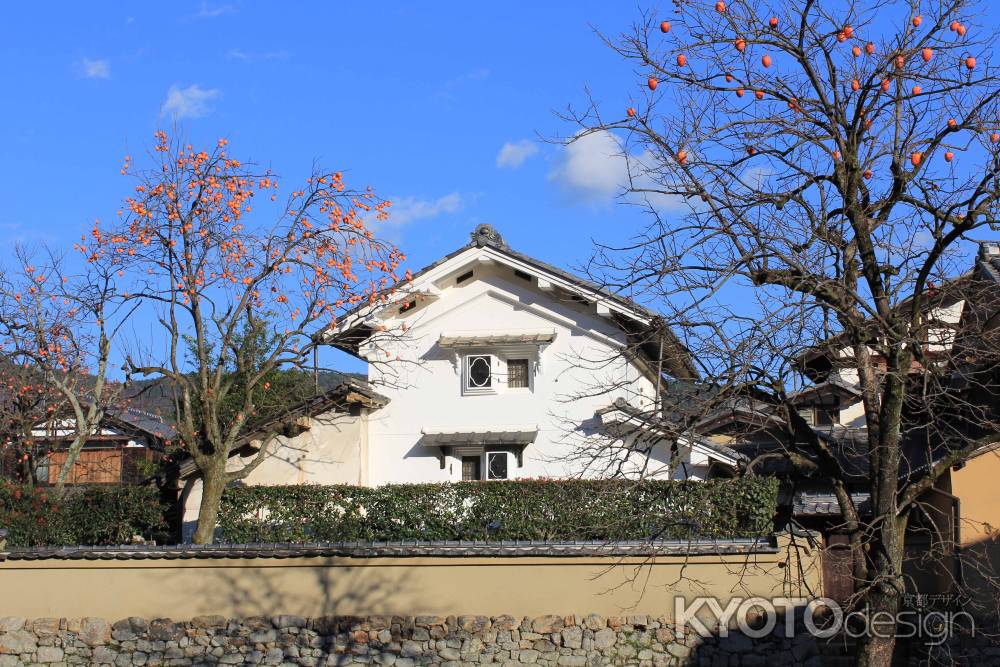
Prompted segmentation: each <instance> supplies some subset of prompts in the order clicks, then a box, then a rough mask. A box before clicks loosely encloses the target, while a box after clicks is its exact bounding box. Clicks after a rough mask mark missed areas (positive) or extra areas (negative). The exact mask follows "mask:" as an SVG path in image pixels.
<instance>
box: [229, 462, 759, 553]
mask: <svg viewBox="0 0 1000 667" xmlns="http://www.w3.org/2000/svg"><path fill="white" fill-rule="evenodd" d="M777 494H778V483H777V480H776V479H774V478H760V477H755V478H744V479H733V480H710V481H707V482H695V481H666V480H644V481H639V482H636V481H626V480H559V481H556V480H544V481H540V480H531V481H510V482H459V483H453V484H389V485H386V486H380V487H375V488H367V487H357V486H342V485H338V486H317V485H300V486H241V487H231V488H228V489H226V492H225V494H224V495H223V498H222V511H221V513H220V517H219V519H220V527H221V534H222V540H223V541H224V542H230V543H253V542H355V541H358V542H370V541H376V542H391V541H400V540H491V541H492V540H549V541H571V540H601V541H611V540H619V541H620V540H649V539H687V538H739V537H760V536H763V535H768V534H770V533H771V532H772V529H773V518H774V513H775V507H776V503H777Z"/></svg>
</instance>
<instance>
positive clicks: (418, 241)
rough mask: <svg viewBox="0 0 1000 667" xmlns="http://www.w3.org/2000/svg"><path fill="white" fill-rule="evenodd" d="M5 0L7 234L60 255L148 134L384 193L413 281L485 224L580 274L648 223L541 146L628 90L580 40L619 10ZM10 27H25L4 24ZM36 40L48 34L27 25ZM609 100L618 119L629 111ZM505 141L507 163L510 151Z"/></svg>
mask: <svg viewBox="0 0 1000 667" xmlns="http://www.w3.org/2000/svg"><path fill="white" fill-rule="evenodd" d="M422 4H423V6H418V5H416V3H330V2H316V3H251V2H241V1H239V0H230V1H229V2H226V1H219V2H186V3H181V2H178V3H163V4H159V5H154V4H152V3H128V4H127V3H85V4H78V3H73V4H71V3H66V4H65V5H61V6H58V7H53V6H46V5H43V4H38V3H17V4H16V5H12V6H10V7H8V8H7V10H6V12H5V13H6V16H5V21H4V23H5V26H6V28H7V30H5V31H4V33H5V34H4V37H3V39H2V40H0V77H2V79H3V80H4V81H5V83H6V89H7V91H8V93H7V94H6V95H5V96H4V97H5V104H3V105H0V124H2V126H3V128H4V134H5V140H4V141H3V142H0V195H2V202H3V203H2V205H0V234H2V235H3V237H4V238H5V241H7V242H6V243H5V244H4V249H5V250H4V251H5V252H7V251H9V249H10V247H11V245H12V242H13V241H20V242H27V243H37V242H45V243H49V244H52V245H54V246H56V247H61V246H64V247H69V246H71V244H72V243H73V241H75V240H76V239H77V238H79V235H80V234H81V233H82V232H83V231H84V230H85V229H87V227H88V226H89V224H90V223H91V222H92V221H93V219H94V218H102V219H105V218H106V219H111V218H112V217H113V215H114V212H115V210H116V209H117V208H118V203H119V202H120V200H121V199H122V197H123V196H124V195H125V194H126V193H127V192H128V190H129V188H130V184H129V181H128V179H126V178H123V177H122V176H121V175H120V174H119V169H120V166H121V161H122V158H123V156H124V155H125V154H129V153H130V154H132V155H133V156H136V157H138V156H139V155H141V153H142V152H143V150H144V148H145V147H147V146H149V145H150V143H151V139H152V133H153V131H154V130H155V129H156V128H157V126H158V125H164V126H166V127H169V126H170V125H171V123H172V122H173V121H174V120H175V119H176V121H177V122H178V123H179V125H180V127H181V128H182V129H183V130H184V132H186V133H187V135H188V136H189V138H190V139H191V140H192V141H193V142H194V143H196V144H206V145H211V144H212V143H214V141H215V139H216V138H217V137H219V136H227V137H228V138H229V139H230V142H231V149H232V152H233V154H234V155H237V156H239V157H241V158H242V159H245V160H253V161H256V162H258V163H261V164H265V165H270V166H272V167H273V168H274V169H275V171H276V172H277V173H279V174H280V175H282V176H284V182H285V183H287V184H290V183H291V182H293V181H294V180H297V179H300V178H304V177H305V176H306V175H307V172H308V170H309V169H310V167H311V165H312V164H313V162H314V161H316V162H318V163H319V164H322V165H323V166H325V167H327V168H330V169H343V170H345V171H346V172H347V173H348V178H349V179H350V182H351V183H353V184H355V185H366V184H371V185H372V186H373V187H374V188H375V189H376V191H377V192H379V193H380V194H382V195H384V196H387V197H389V198H391V199H392V200H394V202H395V203H396V205H395V207H394V209H393V211H394V213H393V217H394V221H393V222H392V223H391V224H390V226H389V229H388V230H387V233H388V234H389V235H390V236H391V237H392V238H393V239H394V240H396V241H397V242H398V243H399V244H400V245H401V246H402V247H403V249H404V250H405V251H406V252H407V254H408V255H409V257H410V260H409V262H408V264H409V265H411V266H413V267H414V268H419V267H420V266H423V265H424V264H426V263H428V262H430V261H433V260H434V259H436V258H437V257H438V256H440V255H442V254H444V253H445V252H448V251H450V250H452V249H454V248H455V247H457V246H459V245H461V244H463V243H465V242H466V241H467V240H468V233H469V232H470V231H471V230H472V228H473V227H474V226H475V225H476V224H477V223H479V222H489V223H492V224H493V225H495V226H496V227H497V228H498V229H499V230H500V231H501V233H503V234H504V236H505V237H506V239H507V241H508V242H509V243H511V244H512V245H513V246H515V247H516V248H518V249H519V250H522V251H524V252H527V253H529V254H534V255H536V256H538V257H540V258H542V259H545V260H548V261H551V262H554V263H557V264H561V265H563V266H573V265H574V264H579V263H582V262H583V261H584V260H585V259H586V257H587V255H588V253H589V251H590V248H591V242H592V238H601V239H603V240H613V239H620V238H623V237H624V236H625V235H627V234H628V233H630V232H633V231H635V230H636V229H637V228H638V226H639V225H641V224H642V214H641V213H640V212H639V211H637V210H635V209H631V208H629V207H626V206H622V205H620V204H617V203H615V201H614V195H615V192H616V190H617V186H618V184H619V183H620V182H621V177H622V175H623V171H624V170H623V167H622V165H621V164H620V163H619V162H618V161H616V160H609V159H607V157H606V156H605V155H602V154H601V151H600V150H599V149H600V147H599V146H594V147H593V148H594V149H597V150H577V151H575V152H571V153H566V152H565V150H564V149H563V148H561V147H559V146H554V145H551V144H547V143H545V142H543V141H540V140H539V137H540V136H541V137H546V138H551V137H555V136H558V135H563V134H566V133H568V132H572V131H573V128H572V127H570V126H568V125H566V124H565V123H563V122H562V121H560V120H559V119H558V118H556V116H555V114H554V111H555V110H557V109H560V108H564V107H565V105H566V104H568V103H582V102H583V101H584V99H585V95H584V87H585V86H590V88H591V90H592V91H593V92H594V94H595V95H596V97H598V98H599V99H601V100H602V101H604V102H608V101H611V102H615V103H616V104H617V100H618V99H621V98H622V96H623V95H625V94H627V92H629V91H631V92H633V93H638V91H639V83H637V78H636V77H635V76H633V75H631V74H630V72H629V70H628V67H627V66H626V65H625V64H623V63H622V62H621V61H620V60H619V59H618V58H617V57H616V56H615V54H613V53H612V52H611V51H610V50H609V49H607V48H606V47H605V46H604V45H603V44H602V43H601V42H600V40H599V38H598V37H597V35H595V34H594V32H593V28H594V27H598V28H600V29H601V30H603V31H606V32H611V33H617V32H620V31H621V30H623V29H624V28H626V27H627V26H628V24H629V23H630V22H631V21H632V20H633V19H634V18H635V17H636V15H637V9H636V8H635V7H634V6H629V5H627V4H621V3H608V2H573V3H539V2H530V3H527V2H525V3H519V2H507V3H470V2H434V3H422ZM18 26H20V27H18ZM41 26H44V29H38V28H39V27H41ZM620 104H621V105H622V107H624V106H625V105H627V102H625V101H624V100H623V101H622V102H621V103H620ZM505 147H506V148H505Z"/></svg>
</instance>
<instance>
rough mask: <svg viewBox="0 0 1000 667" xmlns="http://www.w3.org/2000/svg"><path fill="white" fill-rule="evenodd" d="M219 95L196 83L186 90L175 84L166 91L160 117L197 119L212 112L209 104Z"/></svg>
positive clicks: (211, 89)
mask: <svg viewBox="0 0 1000 667" xmlns="http://www.w3.org/2000/svg"><path fill="white" fill-rule="evenodd" d="M219 94H220V93H219V91H218V90H217V89H215V88H202V87H201V86H199V85H198V84H196V83H195V84H192V85H190V86H188V87H187V88H181V87H180V86H178V85H176V84H175V85H173V86H170V89H169V90H168V91H167V99H166V100H164V101H163V106H162V108H161V111H160V115H161V116H169V117H171V118H173V119H174V120H181V119H182V118H199V117H201V116H204V115H205V114H207V113H209V112H210V111H211V110H212V107H211V105H210V104H209V102H211V101H212V100H214V99H216V98H218V97H219Z"/></svg>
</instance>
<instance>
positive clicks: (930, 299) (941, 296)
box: [794, 271, 974, 369]
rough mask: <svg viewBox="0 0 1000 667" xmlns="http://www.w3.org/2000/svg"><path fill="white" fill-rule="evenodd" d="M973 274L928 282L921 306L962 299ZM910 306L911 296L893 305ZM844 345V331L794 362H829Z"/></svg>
mask: <svg viewBox="0 0 1000 667" xmlns="http://www.w3.org/2000/svg"><path fill="white" fill-rule="evenodd" d="M973 274H974V272H973V271H967V272H966V273H963V274H962V275H959V276H956V277H954V278H952V279H950V280H948V281H946V282H944V283H942V284H941V285H936V286H932V285H930V284H929V283H928V286H927V289H926V290H925V291H924V295H923V300H922V301H921V308H922V309H923V310H925V311H926V310H930V309H932V308H939V307H942V306H947V305H952V304H956V303H958V302H960V301H963V300H964V299H965V298H966V297H967V296H968V293H969V287H970V284H971V282H972V280H973V278H974V275H973ZM912 308H913V297H912V296H909V297H906V298H905V299H903V300H901V301H900V302H899V303H898V304H897V305H896V306H895V310H896V311H900V312H906V311H908V310H912ZM868 322H869V323H871V326H872V327H874V326H875V320H874V318H869V320H868ZM846 346H847V334H846V333H844V332H841V333H838V334H835V335H833V336H830V337H829V338H827V339H825V340H823V341H821V342H820V343H819V344H817V345H813V346H811V347H808V348H806V349H804V350H802V351H801V352H800V353H799V354H798V355H797V356H795V358H794V364H795V365H796V366H798V367H800V368H806V369H807V368H809V367H810V366H811V365H812V364H814V363H816V362H825V363H831V362H833V361H836V360H839V359H842V358H843V357H842V356H841V350H842V349H843V348H845V347H846Z"/></svg>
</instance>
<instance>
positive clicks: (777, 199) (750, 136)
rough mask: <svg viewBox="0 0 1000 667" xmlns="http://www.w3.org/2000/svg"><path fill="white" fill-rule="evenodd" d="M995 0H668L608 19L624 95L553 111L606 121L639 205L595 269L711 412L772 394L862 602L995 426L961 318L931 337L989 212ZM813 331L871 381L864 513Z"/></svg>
mask: <svg viewBox="0 0 1000 667" xmlns="http://www.w3.org/2000/svg"><path fill="white" fill-rule="evenodd" d="M986 8H987V5H985V4H979V5H977V3H975V2H973V1H970V0H882V1H879V2H852V1H850V0H838V1H836V2H815V1H813V0H783V1H781V2H767V1H757V2H745V1H742V0H730V1H728V2H719V3H715V2H711V1H709V0H702V1H698V2H676V3H674V11H673V12H672V13H671V14H669V15H653V14H652V13H648V14H644V15H642V16H641V17H640V19H639V21H638V22H637V23H636V24H635V25H634V28H633V29H632V30H630V31H628V32H626V33H625V34H623V35H621V36H620V37H618V38H608V39H606V42H607V44H608V45H609V46H611V47H612V48H613V49H614V50H615V51H616V52H617V54H618V55H619V56H621V57H622V58H624V59H625V60H627V61H628V62H629V63H631V64H632V65H633V66H634V71H635V74H636V79H637V81H636V88H633V89H631V90H632V93H631V94H632V98H631V99H629V100H626V99H624V97H623V98H622V101H621V103H619V104H616V105H614V108H610V109H609V108H608V107H607V106H604V105H599V104H597V103H596V102H594V101H593V100H591V101H590V104H589V106H588V107H587V108H583V109H570V110H569V111H568V112H567V113H566V114H565V117H566V118H567V119H568V120H570V121H571V122H573V123H575V124H577V126H578V130H577V131H576V133H575V134H574V135H573V136H572V137H570V138H569V140H568V141H580V140H581V139H582V138H584V137H586V136H588V135H592V134H595V133H601V134H605V135H610V136H611V137H612V138H614V140H615V141H617V142H619V145H620V146H621V148H622V154H623V155H624V156H625V157H626V158H627V161H628V164H629V167H630V169H629V171H630V173H629V182H628V186H627V189H628V191H629V193H628V195H627V197H628V201H629V202H630V203H636V202H638V203H639V204H640V205H642V206H644V207H645V208H646V210H647V211H648V213H649V214H650V217H649V224H648V225H647V226H645V227H644V228H643V229H642V230H641V231H639V232H638V233H637V234H636V235H635V236H634V238H631V239H630V240H629V241H628V242H622V243H611V244H607V245H603V246H601V247H599V248H598V251H597V253H596V255H595V257H594V258H593V261H592V262H591V265H590V266H591V267H592V269H593V274H594V276H595V278H597V279H599V280H601V281H602V282H603V283H604V284H606V285H609V286H613V287H617V288H619V289H622V290H624V291H628V292H630V293H632V294H634V295H635V296H636V297H637V298H641V299H645V300H648V301H649V302H651V303H655V304H656V306H657V307H659V308H660V309H661V310H662V311H663V312H664V313H665V315H666V316H665V321H666V324H667V325H668V326H671V327H673V328H674V330H676V331H678V333H679V335H680V336H681V338H682V339H683V341H684V343H685V344H686V345H687V346H688V347H689V349H690V350H691V352H692V356H693V357H694V359H696V360H697V362H698V363H699V365H700V370H701V372H702V375H703V377H704V379H705V384H706V385H709V386H711V388H712V391H711V392H709V393H706V394H705V395H703V396H702V399H703V400H704V401H705V402H704V403H703V405H704V406H705V410H706V411H707V410H710V409H711V408H712V407H713V402H714V406H715V407H719V406H722V405H725V401H727V400H734V399H735V398H736V397H748V396H749V397H755V398H758V397H764V398H765V399H766V402H767V404H768V405H771V406H775V407H774V410H775V411H776V413H777V414H780V415H781V416H782V417H783V423H784V424H785V426H784V427H783V428H784V432H785V433H784V437H785V441H784V442H785V446H784V447H783V450H782V451H781V452H780V456H781V457H782V458H783V459H784V460H785V461H786V462H787V463H789V464H791V465H793V466H796V467H798V468H800V469H803V470H808V471H810V472H811V473H813V474H815V475H817V476H818V477H820V478H822V479H824V480H827V482H828V483H829V484H830V485H831V486H832V489H833V491H834V493H835V495H836V498H837V500H838V503H839V505H840V510H841V514H842V518H841V520H842V523H843V526H844V529H845V531H846V532H847V533H848V534H849V536H850V545H851V547H852V551H851V553H852V554H853V582H854V588H855V596H854V597H853V603H854V604H856V605H858V607H865V608H867V609H868V610H869V612H870V613H871V614H878V613H882V612H886V613H888V614H889V615H890V616H892V617H895V614H896V612H898V611H899V610H900V606H901V603H902V598H903V594H904V591H905V590H906V586H907V581H906V577H905V576H904V572H903V561H904V534H905V533H906V530H907V528H908V527H909V526H911V524H912V522H913V519H914V518H915V517H916V516H917V515H918V514H919V513H920V512H921V508H920V498H921V497H922V494H923V493H925V492H927V491H928V490H929V489H931V488H932V487H934V486H935V484H936V483H937V481H938V480H939V479H941V477H942V475H944V474H945V473H946V472H947V471H948V469H949V468H950V467H951V466H952V465H954V464H956V463H958V462H961V461H963V460H964V459H965V458H966V457H968V456H969V455H970V454H972V453H973V452H975V451H976V450H978V449H980V448H982V447H984V446H988V445H990V444H991V443H993V442H995V441H996V440H997V439H998V435H997V433H998V429H997V424H996V421H995V415H991V414H989V411H986V410H977V409H974V407H973V405H972V403H971V402H970V401H969V400H968V399H967V394H960V393H957V392H956V391H955V389H954V387H955V384H954V383H953V382H952V380H953V379H954V373H955V371H956V369H957V368H958V367H959V364H958V363H957V360H956V359H955V358H947V357H946V356H943V355H944V353H943V352H942V350H947V349H949V345H950V341H951V340H952V339H953V338H954V336H955V334H956V332H955V331H951V332H950V333H947V334H944V335H943V337H941V338H939V339H936V338H935V336H936V335H937V334H935V331H938V332H940V328H939V323H938V325H935V323H934V321H933V318H932V317H929V316H928V313H929V311H930V310H931V309H933V308H934V307H936V304H937V300H936V295H935V284H940V283H941V282H943V281H951V279H953V278H955V276H957V275H958V274H959V273H961V272H964V271H966V270H967V269H968V267H969V266H970V265H971V263H972V258H971V253H970V252H969V250H970V247H971V246H972V243H971V242H972V241H976V240H980V239H982V238H983V237H982V236H981V235H982V234H984V233H988V232H990V231H991V230H994V229H995V228H996V224H997V217H996V216H997V211H998V196H1000V179H998V176H1000V113H998V104H997V102H998V97H1000V81H998V79H997V77H996V70H995V69H994V67H993V64H992V62H991V61H992V56H993V50H992V49H993V42H994V40H995V34H994V33H991V32H989V31H984V30H983V29H982V28H981V26H980V21H979V17H978V15H977V13H976V12H977V11H979V10H982V9H986ZM949 284H953V283H949ZM953 285H954V284H953ZM961 298H962V297H960V298H959V300H961ZM964 298H971V294H970V295H968V296H966V297H964ZM936 326H938V328H937V329H935V327H936ZM828 341H833V342H834V343H835V345H833V344H832V343H831V345H828V346H825V345H824V344H825V343H826V342H828ZM809 348H817V349H823V350H824V354H827V355H828V358H829V359H830V360H831V363H833V364H834V365H835V366H836V367H837V368H839V369H840V370H841V372H842V373H845V374H847V375H850V377H851V378H853V380H852V381H853V382H855V383H856V385H857V387H858V389H859V391H860V397H861V401H862V404H863V420H864V427H865V428H864V431H863V432H864V436H863V439H864V441H865V443H864V444H865V448H864V451H865V453H864V455H863V456H864V459H865V463H866V466H867V477H866V481H865V482H864V484H865V490H866V491H867V495H868V497H870V503H871V510H870V511H867V510H864V511H863V510H862V509H861V508H860V507H859V505H858V500H857V497H855V496H854V495H852V493H851V492H850V483H849V477H850V474H851V473H850V471H849V470H847V468H846V467H845V465H844V457H843V456H842V452H840V451H838V447H840V445H838V444H836V443H831V441H830V440H829V439H825V438H821V437H818V435H817V433H816V432H815V430H814V429H811V428H810V427H809V425H808V424H807V423H806V422H805V420H804V419H803V418H802V417H800V416H799V415H798V413H797V410H796V409H795V405H794V404H793V403H792V402H790V401H789V400H788V397H789V396H790V395H791V394H792V393H793V391H794V390H795V389H798V388H802V387H804V386H808V385H809V384H810V383H811V381H812V380H811V379H810V378H809V377H808V376H807V375H806V374H804V372H803V368H802V366H801V364H800V363H799V361H800V359H801V356H800V355H801V354H802V353H804V352H805V351H806V350H807V349H809ZM984 389H990V388H988V387H986V388H984ZM993 389H995V388H993ZM993 395H995V391H994V392H993ZM709 397H710V400H709ZM944 410H948V411H947V412H945V411H944ZM959 414H961V417H958V416H957V415H959ZM657 417H659V415H657ZM919 438H924V445H925V446H924V447H923V449H925V450H932V451H933V456H931V457H930V461H927V460H925V461H924V463H925V464H926V465H922V466H917V465H913V460H912V459H908V458H907V455H906V453H905V450H906V447H907V443H908V442H910V441H912V440H914V439H919ZM894 646H895V639H894V638H893V637H876V636H871V635H864V636H863V637H862V640H861V645H860V648H859V655H858V662H859V664H864V665H876V664H878V665H888V664H889V662H890V660H891V656H892V653H893V651H894Z"/></svg>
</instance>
